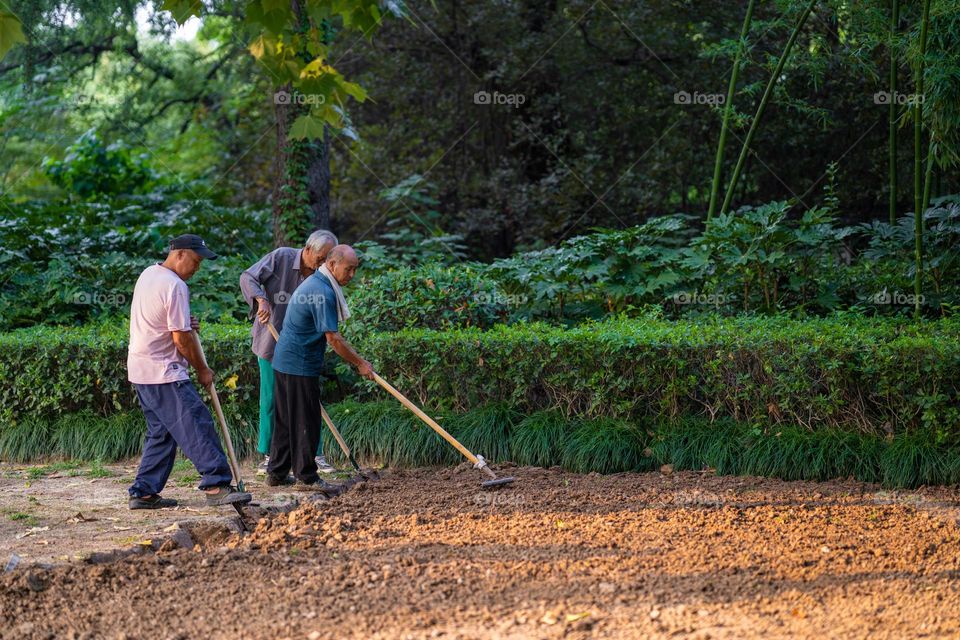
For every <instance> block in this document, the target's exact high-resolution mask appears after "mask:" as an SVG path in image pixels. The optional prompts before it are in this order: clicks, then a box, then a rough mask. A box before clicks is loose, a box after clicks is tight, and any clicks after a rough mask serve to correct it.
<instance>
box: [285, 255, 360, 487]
mask: <svg viewBox="0 0 960 640" xmlns="http://www.w3.org/2000/svg"><path fill="white" fill-rule="evenodd" d="M358 265H359V260H358V259H357V254H356V252H355V251H354V250H353V249H352V248H351V247H349V246H347V245H345V244H340V245H337V246H336V247H334V248H333V249H331V251H330V253H329V254H328V255H327V261H326V263H325V264H324V265H323V266H321V267H320V268H319V269H318V270H317V271H316V272H315V273H314V274H313V275H311V276H310V277H309V278H307V279H306V280H304V281H303V283H302V284H301V285H300V286H299V287H297V289H296V291H294V292H293V296H292V297H291V298H290V301H289V303H288V306H287V313H286V315H285V316H284V320H283V331H282V332H281V333H280V340H279V342H277V346H276V348H275V349H274V352H273V373H274V376H273V381H274V390H273V399H274V425H273V426H274V430H273V438H272V440H271V442H270V462H269V464H268V466H267V484H268V485H270V486H277V485H282V484H288V483H289V482H290V479H289V477H288V475H287V474H288V473H289V472H290V471H291V470H292V471H293V475H294V476H295V477H296V479H297V483H298V485H301V486H303V487H318V488H324V487H325V486H326V485H325V484H324V483H323V482H322V481H321V480H320V477H319V476H318V475H317V464H316V462H315V460H314V453H315V452H316V451H317V447H318V445H319V444H320V428H321V427H320V425H321V417H320V379H319V376H320V374H321V371H322V370H323V357H324V353H325V352H326V349H327V345H328V344H329V345H330V348H331V349H333V350H334V351H335V352H336V353H337V355H339V356H340V357H341V358H343V359H344V360H346V361H347V362H349V363H350V364H352V365H353V366H355V367H356V368H357V371H358V373H359V374H360V375H361V376H363V377H365V378H369V379H373V368H372V367H371V366H370V363H369V362H367V361H366V360H364V359H363V358H361V357H360V356H359V355H358V354H357V352H356V351H355V350H354V348H353V347H352V346H351V345H350V343H349V342H347V341H346V339H344V338H343V336H341V335H340V325H341V323H343V322H344V321H345V320H346V319H347V318H349V317H350V311H349V309H348V308H347V303H346V300H345V299H344V297H343V292H342V291H341V289H340V287H341V286H343V285H346V284H347V283H348V282H350V280H352V279H353V276H354V275H355V274H356V272H357V266H358Z"/></svg>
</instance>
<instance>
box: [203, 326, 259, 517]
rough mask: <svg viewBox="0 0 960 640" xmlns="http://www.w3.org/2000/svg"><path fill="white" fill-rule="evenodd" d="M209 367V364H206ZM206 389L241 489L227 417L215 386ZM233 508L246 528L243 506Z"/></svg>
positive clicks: (204, 359) (231, 469) (235, 481)
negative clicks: (224, 414)
mask: <svg viewBox="0 0 960 640" xmlns="http://www.w3.org/2000/svg"><path fill="white" fill-rule="evenodd" d="M193 334H194V335H195V336H196V338H197V346H198V347H199V348H200V358H201V359H202V360H203V363H204V364H205V365H207V356H206V355H205V354H204V353H203V345H202V344H200V334H199V333H197V332H196V331H194V333H193ZM207 366H208V367H209V365H207ZM207 391H209V392H210V400H212V401H213V411H214V413H216V414H217V423H218V424H219V425H220V435H221V436H223V444H224V445H225V447H226V449H227V460H228V461H229V463H230V472H231V473H233V483H234V485H236V487H237V491H243V490H244V488H243V479H242V478H241V477H240V465H239V464H237V454H236V452H235V451H234V449H233V440H232V439H231V438H230V429H228V428H227V419H226V418H224V417H223V407H221V406H220V396H218V395H217V387H216V386H215V385H214V384H213V382H211V383H210V385H209V386H207ZM233 508H234V509H236V510H237V513H238V514H240V522H241V524H243V525H244V528H246V523H244V522H243V507H242V506H241V505H240V504H239V503H237V502H234V503H233Z"/></svg>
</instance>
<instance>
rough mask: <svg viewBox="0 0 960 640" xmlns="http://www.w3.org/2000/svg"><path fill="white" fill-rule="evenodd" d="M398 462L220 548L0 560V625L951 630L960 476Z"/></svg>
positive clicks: (9, 629)
mask: <svg viewBox="0 0 960 640" xmlns="http://www.w3.org/2000/svg"><path fill="white" fill-rule="evenodd" d="M507 471H509V473H511V474H512V475H515V476H517V478H518V480H517V482H516V483H515V484H513V485H510V486H508V487H504V488H502V489H500V490H498V491H495V492H485V491H481V490H480V489H479V487H478V482H479V480H480V477H479V474H478V473H477V472H476V471H473V470H470V469H467V468H465V467H458V468H457V469H441V470H413V471H393V472H391V473H390V474H388V475H386V476H385V477H384V478H383V479H381V480H379V481H376V482H370V483H366V484H360V485H357V486H355V487H353V489H352V490H350V491H349V492H347V493H346V494H344V495H342V496H339V497H337V498H335V499H333V500H330V501H318V502H311V503H310V504H307V505H306V506H303V507H301V508H299V509H297V510H296V511H293V512H290V513H284V514H280V515H277V516H276V517H274V518H272V519H266V518H264V519H262V520H260V522H259V524H258V525H257V527H256V529H255V531H254V532H253V533H251V534H249V535H247V536H233V537H231V538H229V539H227V540H226V542H225V543H223V544H219V545H218V546H212V545H210V546H207V547H206V548H202V549H201V548H200V547H197V548H196V549H195V550H186V549H179V550H174V551H170V552H159V553H153V552H149V551H145V552H144V553H143V554H141V555H139V556H137V557H134V558H130V559H126V560H123V561H120V562H114V563H109V564H98V565H90V564H80V563H74V564H68V565H62V566H57V567H55V568H53V569H52V570H41V569H18V570H16V571H13V572H11V573H9V574H7V575H5V576H3V577H2V578H0V635H2V637H3V638H111V639H117V638H128V639H132V638H150V639H154V638H159V639H168V638H270V639H272V638H292V639H304V638H306V639H317V638H337V639H342V638H374V639H376V638H383V639H388V638H389V639H394V638H560V637H565V638H566V637H569V638H645V637H654V638H666V637H693V638H776V637H783V638H785V637H791V638H807V637H809V638H818V639H819V638H866V637H870V638H906V637H930V638H946V637H960V590H958V585H960V582H958V578H960V530H958V525H957V513H956V510H955V509H954V508H953V506H952V505H954V504H957V502H958V500H960V492H957V491H956V490H952V489H931V490H925V491H920V492H899V493H891V492H884V491H880V490H879V489H878V488H877V487H875V486H872V485H864V484H862V483H857V482H853V481H838V482H831V483H805V482H781V481H776V480H768V479H760V478H731V477H713V476H712V475H709V474H699V473H676V474H674V473H668V474H666V475H665V474H662V473H649V474H621V475H614V476H599V475H596V474H591V475H586V476H584V475H576V474H569V473H564V472H562V471H560V470H556V469H550V470H544V469H534V468H515V469H508V470H507Z"/></svg>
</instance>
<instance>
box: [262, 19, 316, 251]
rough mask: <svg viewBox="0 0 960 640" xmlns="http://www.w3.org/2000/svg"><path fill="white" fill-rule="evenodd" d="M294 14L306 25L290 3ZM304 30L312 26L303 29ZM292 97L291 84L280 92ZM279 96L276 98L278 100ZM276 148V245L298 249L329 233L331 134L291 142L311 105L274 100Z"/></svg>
mask: <svg viewBox="0 0 960 640" xmlns="http://www.w3.org/2000/svg"><path fill="white" fill-rule="evenodd" d="M290 4H291V6H292V8H293V12H294V14H296V15H297V16H298V18H299V19H300V20H301V23H303V22H304V21H305V20H307V18H305V17H301V12H300V4H299V2H298V1H297V0H291V3H290ZM302 26H303V28H304V30H306V29H308V28H309V24H303V25H302ZM277 93H278V94H282V93H286V94H287V96H288V97H289V96H292V95H293V89H292V87H291V86H290V84H289V83H288V84H286V85H284V86H283V87H282V88H280V89H279V91H278V92H277ZM276 95H277V94H275V96H276ZM273 102H274V115H275V116H276V121H277V142H276V144H277V148H276V161H275V165H274V170H275V174H274V175H275V176H276V177H275V179H274V183H273V184H274V187H273V215H272V219H273V243H274V246H276V247H283V246H288V247H294V246H296V247H299V246H302V245H303V242H304V241H305V240H306V238H307V235H308V234H309V233H310V232H311V231H313V230H315V229H330V222H331V221H330V132H329V130H328V129H327V128H326V127H324V136H323V140H288V139H287V134H288V133H289V131H290V125H292V124H293V122H294V121H295V120H296V119H297V117H298V116H300V115H303V114H306V113H308V112H309V110H310V107H309V105H303V104H299V103H297V102H296V101H294V100H291V99H287V100H277V99H276V97H275V98H274V101H273Z"/></svg>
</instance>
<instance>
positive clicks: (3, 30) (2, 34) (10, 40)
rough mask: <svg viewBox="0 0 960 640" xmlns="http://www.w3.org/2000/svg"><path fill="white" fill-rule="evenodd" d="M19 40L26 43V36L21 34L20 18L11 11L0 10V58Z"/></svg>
mask: <svg viewBox="0 0 960 640" xmlns="http://www.w3.org/2000/svg"><path fill="white" fill-rule="evenodd" d="M21 42H22V43H26V42H27V38H26V37H25V36H24V35H23V25H21V24H20V19H19V18H17V16H15V15H13V14H12V13H5V12H0V59H2V58H3V57H4V56H5V55H7V52H8V51H10V49H12V48H13V46H14V45H16V44H18V43H21Z"/></svg>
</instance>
